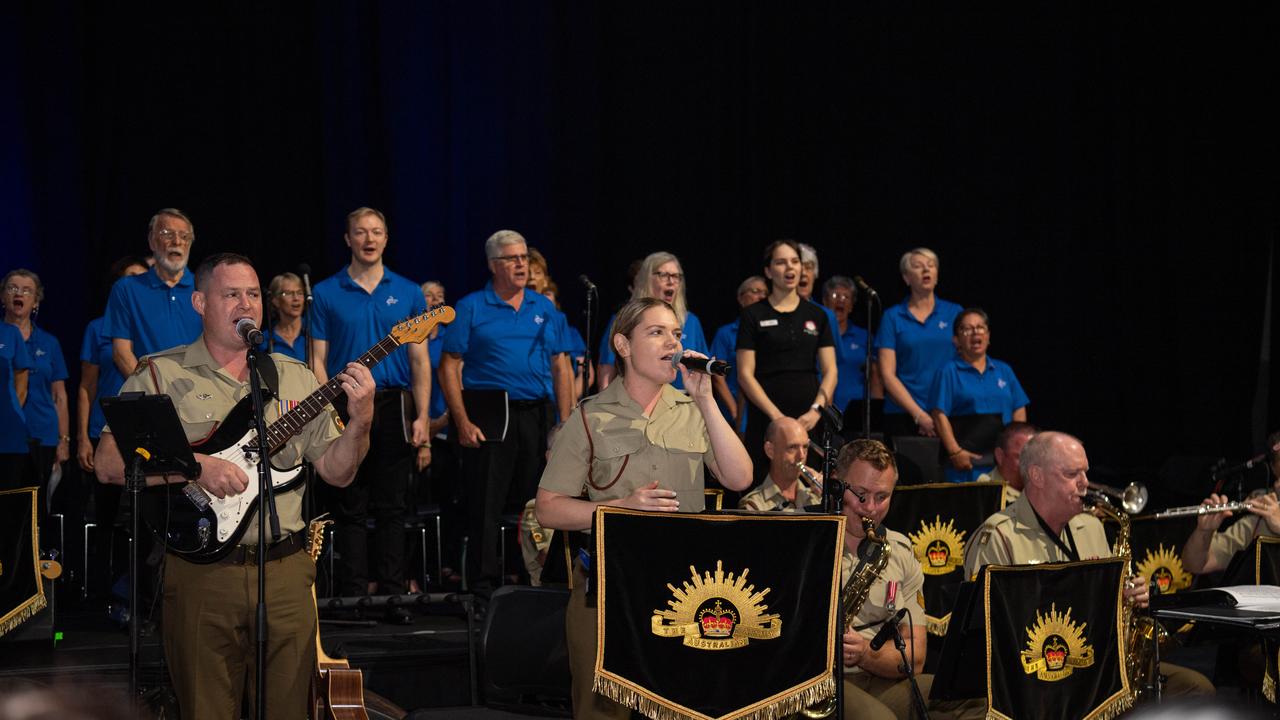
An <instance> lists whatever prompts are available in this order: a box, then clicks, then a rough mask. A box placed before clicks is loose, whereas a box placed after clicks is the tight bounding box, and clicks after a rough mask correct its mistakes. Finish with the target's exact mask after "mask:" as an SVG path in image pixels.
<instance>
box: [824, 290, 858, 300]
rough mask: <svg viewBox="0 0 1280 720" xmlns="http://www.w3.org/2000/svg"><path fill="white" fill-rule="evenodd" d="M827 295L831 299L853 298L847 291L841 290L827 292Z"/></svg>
mask: <svg viewBox="0 0 1280 720" xmlns="http://www.w3.org/2000/svg"><path fill="white" fill-rule="evenodd" d="M827 297H829V298H831V299H832V300H851V299H852V298H853V296H852V295H850V294H849V293H842V292H833V293H827Z"/></svg>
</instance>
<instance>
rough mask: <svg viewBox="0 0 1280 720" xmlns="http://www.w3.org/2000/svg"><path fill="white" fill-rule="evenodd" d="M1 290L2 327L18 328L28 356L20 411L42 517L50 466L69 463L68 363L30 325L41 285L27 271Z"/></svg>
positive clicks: (7, 279) (11, 276)
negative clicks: (23, 418) (28, 363)
mask: <svg viewBox="0 0 1280 720" xmlns="http://www.w3.org/2000/svg"><path fill="white" fill-rule="evenodd" d="M0 288H3V289H4V295H3V298H4V321H5V323H6V324H9V325H12V326H14V327H16V328H18V332H19V333H21V334H22V337H23V341H24V342H25V343H26V345H27V354H28V355H30V356H31V373H30V375H29V378H30V382H29V383H28V384H27V402H26V404H25V405H23V406H22V410H23V415H25V416H26V420H27V434H28V435H29V436H30V438H31V440H32V441H33V442H32V448H31V452H32V457H33V458H34V459H35V474H36V482H37V483H38V486H39V488H40V494H41V502H40V510H41V515H44V511H45V509H46V508H47V507H48V505H47V504H46V503H47V498H45V497H44V493H45V492H46V491H47V490H46V488H47V482H48V480H49V475H50V473H51V472H52V470H53V466H54V465H55V464H58V463H63V462H66V461H67V460H69V459H70V458H71V418H70V415H69V414H68V411H67V362H66V360H65V359H64V358H63V356H62V347H61V346H60V345H59V344H58V339H57V338H55V337H54V336H53V335H51V334H50V333H48V332H45V330H44V329H43V328H40V327H37V326H36V324H35V317H36V314H37V313H38V312H39V308H40V303H41V302H42V301H43V300H44V284H43V283H41V282H40V277H39V276H38V275H36V274H35V273H33V272H31V271H30V270H27V269H24V268H19V269H17V270H11V271H10V272H9V273H8V274H7V275H5V276H4V280H3V281H2V282H0Z"/></svg>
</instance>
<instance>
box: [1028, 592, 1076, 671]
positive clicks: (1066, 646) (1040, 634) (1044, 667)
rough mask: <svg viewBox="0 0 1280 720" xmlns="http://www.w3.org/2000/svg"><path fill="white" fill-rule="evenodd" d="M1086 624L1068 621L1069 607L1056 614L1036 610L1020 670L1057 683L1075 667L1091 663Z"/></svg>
mask: <svg viewBox="0 0 1280 720" xmlns="http://www.w3.org/2000/svg"><path fill="white" fill-rule="evenodd" d="M1085 625H1086V623H1083V622H1081V623H1079V624H1078V625H1077V624H1076V623H1073V622H1071V608H1067V610H1066V612H1058V611H1057V605H1056V604H1054V605H1050V606H1049V612H1048V613H1046V614H1043V615H1041V614H1040V611H1038V610H1037V611H1036V622H1035V624H1034V625H1032V626H1031V627H1029V628H1027V636H1028V637H1027V649H1026V650H1023V651H1022V670H1023V672H1025V673H1026V674H1028V675H1035V676H1036V677H1037V678H1039V679H1040V680H1047V681H1049V682H1057V681H1058V680H1062V679H1065V678H1068V677H1070V676H1071V673H1072V672H1074V671H1075V669H1076V668H1086V667H1089V666H1090V665H1092V664H1093V648H1092V647H1090V646H1089V645H1087V644H1086V643H1085V641H1084V631H1085Z"/></svg>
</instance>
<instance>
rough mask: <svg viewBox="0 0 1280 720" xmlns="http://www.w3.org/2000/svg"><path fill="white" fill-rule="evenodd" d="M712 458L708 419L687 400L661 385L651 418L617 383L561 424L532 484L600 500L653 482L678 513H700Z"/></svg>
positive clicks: (686, 396)
mask: <svg viewBox="0 0 1280 720" xmlns="http://www.w3.org/2000/svg"><path fill="white" fill-rule="evenodd" d="M584 421H585V423H584ZM714 461H715V453H714V451H713V450H712V449H711V440H710V438H709V437H708V436H707V425H706V422H705V421H704V420H703V418H702V413H701V412H699V410H698V407H697V405H695V404H694V402H693V399H692V398H690V397H689V396H688V395H685V394H684V393H682V392H680V391H679V390H676V389H675V388H673V387H671V386H670V385H663V386H662V390H661V397H659V399H658V402H657V404H656V405H655V406H654V408H653V415H652V416H651V417H649V416H646V415H645V414H644V408H642V407H640V404H639V403H637V402H636V401H635V400H633V399H632V398H631V396H630V395H628V394H627V391H626V388H625V386H624V385H623V381H622V378H618V379H616V380H614V381H613V382H611V383H609V387H607V388H605V389H604V390H603V391H602V392H601V393H600V394H598V395H594V396H592V397H589V398H587V399H585V400H583V401H582V403H580V404H579V405H578V407H577V408H575V409H574V411H573V413H572V414H570V415H569V419H568V420H565V422H564V426H563V427H561V428H560V432H558V433H557V434H556V438H555V444H554V445H552V447H551V457H550V458H549V459H548V460H547V467H546V469H545V470H543V472H542V480H541V481H539V483H538V487H540V488H542V489H544V490H549V491H551V492H554V493H559V494H561V495H567V496H569V497H579V496H581V495H582V494H583V493H584V492H585V494H586V496H587V498H588V499H590V500H593V501H596V502H602V501H607V500H616V499H619V498H624V497H627V496H628V495H630V494H631V493H632V492H634V491H635V490H636V489H637V488H641V487H644V486H646V485H649V484H651V483H652V482H654V481H655V480H656V481H657V482H658V487H660V488H663V489H666V490H674V491H675V493H676V499H677V500H678V501H679V503H680V512H701V511H702V509H703V507H704V505H705V499H704V498H705V496H704V494H703V487H704V480H703V478H704V474H703V463H706V464H708V465H709V464H712V463H713V462H714ZM588 471H589V472H588Z"/></svg>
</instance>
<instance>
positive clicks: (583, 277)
mask: <svg viewBox="0 0 1280 720" xmlns="http://www.w3.org/2000/svg"><path fill="white" fill-rule="evenodd" d="M578 281H579V282H581V283H582V284H583V285H586V286H587V289H588V290H595V289H596V284H595V283H593V282H591V278H589V277H587V276H586V275H579V276H578Z"/></svg>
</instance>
